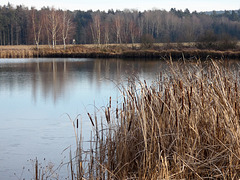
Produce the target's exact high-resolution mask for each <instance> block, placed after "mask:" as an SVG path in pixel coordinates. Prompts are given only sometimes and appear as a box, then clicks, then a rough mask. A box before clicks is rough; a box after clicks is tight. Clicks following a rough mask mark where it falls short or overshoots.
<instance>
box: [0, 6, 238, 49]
mask: <svg viewBox="0 0 240 180" xmlns="http://www.w3.org/2000/svg"><path fill="white" fill-rule="evenodd" d="M206 34H207V35H209V34H213V35H214V37H217V38H224V37H227V38H229V37H231V38H233V39H236V40H239V39H240V10H238V11H225V12H223V13H217V12H212V13H197V12H192V13H190V12H189V10H188V9H186V10H185V11H182V10H176V9H171V10H170V11H165V10H148V11H144V12H140V11H137V10H124V11H113V10H109V11H108V12H105V11H91V10H90V11H80V10H76V11H63V10H56V9H54V8H49V7H44V8H42V9H41V10H36V9H34V8H31V9H29V8H27V7H24V6H17V7H14V6H12V5H11V4H8V5H5V6H0V45H20V44H21V45H25V44H35V45H37V47H38V45H39V44H48V45H49V46H50V45H51V46H52V47H53V48H54V46H55V45H56V44H64V45H66V44H69V43H76V44H109V43H139V42H141V39H142V38H143V37H144V36H145V35H148V36H151V37H153V39H154V41H155V42H196V41H199V39H201V38H202V37H203V36H204V35H205V36H206ZM202 39H203V38H202ZM64 47H65V46H64Z"/></svg>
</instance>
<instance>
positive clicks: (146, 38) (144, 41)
mask: <svg viewBox="0 0 240 180" xmlns="http://www.w3.org/2000/svg"><path fill="white" fill-rule="evenodd" d="M153 43H154V38H153V36H152V35H151V34H144V35H143V36H142V37H141V48H143V49H149V48H152V47H153Z"/></svg>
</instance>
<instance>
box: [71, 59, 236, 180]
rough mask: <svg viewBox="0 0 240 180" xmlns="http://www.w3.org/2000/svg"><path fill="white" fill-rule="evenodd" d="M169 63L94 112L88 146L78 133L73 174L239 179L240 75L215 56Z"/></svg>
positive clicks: (153, 177)
mask: <svg viewBox="0 0 240 180" xmlns="http://www.w3.org/2000/svg"><path fill="white" fill-rule="evenodd" d="M170 64H174V63H172V62H170ZM170 66H171V67H172V69H173V71H172V72H171V73H169V74H167V75H164V74H162V73H160V75H159V77H158V80H157V81H156V82H155V83H153V84H152V85H151V86H149V85H148V84H147V83H146V82H141V81H132V83H130V85H129V86H128V88H121V89H122V103H121V104H118V105H117V107H113V106H112V99H111V98H110V100H109V104H108V106H107V107H106V109H105V116H104V118H102V120H101V121H99V120H98V118H97V116H96V115H94V117H93V116H92V115H91V114H88V116H89V119H90V121H91V123H92V126H93V130H94V131H93V136H92V139H91V141H90V150H89V151H83V150H82V145H81V138H76V143H77V144H79V145H78V146H77V151H76V154H75V156H72V154H71V158H70V159H71V161H70V164H71V171H72V176H71V179H239V178H240V109H239V106H240V102H239V101H240V99H239V97H240V91H239V79H238V77H239V74H238V73H232V72H231V71H228V70H227V69H226V68H224V67H223V66H220V65H218V63H217V62H214V61H211V62H210V64H208V65H207V68H206V67H204V65H203V63H201V62H199V63H198V64H195V65H189V66H186V65H183V66H178V67H175V65H170ZM75 123H76V122H73V124H74V127H75V128H74V129H75V131H78V128H76V127H78V125H76V124H75ZM76 134H78V133H76ZM76 137H78V136H76ZM86 155H87V158H86V159H85V161H84V160H83V158H82V157H83V156H86ZM73 159H74V160H75V161H72V160H73Z"/></svg>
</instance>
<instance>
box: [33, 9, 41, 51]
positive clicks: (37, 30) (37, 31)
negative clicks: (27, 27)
mask: <svg viewBox="0 0 240 180" xmlns="http://www.w3.org/2000/svg"><path fill="white" fill-rule="evenodd" d="M38 18H39V17H37V16H36V9H34V8H32V9H31V20H32V28H33V36H34V42H35V44H36V48H37V49H39V41H40V35H41V30H42V20H41V19H38Z"/></svg>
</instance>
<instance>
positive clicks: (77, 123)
mask: <svg viewBox="0 0 240 180" xmlns="http://www.w3.org/2000/svg"><path fill="white" fill-rule="evenodd" d="M77 129H78V119H77Z"/></svg>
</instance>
